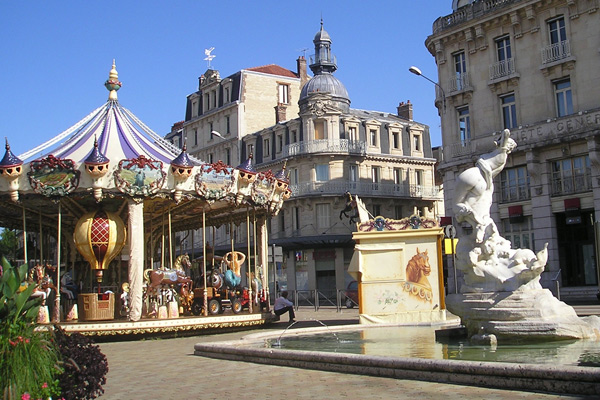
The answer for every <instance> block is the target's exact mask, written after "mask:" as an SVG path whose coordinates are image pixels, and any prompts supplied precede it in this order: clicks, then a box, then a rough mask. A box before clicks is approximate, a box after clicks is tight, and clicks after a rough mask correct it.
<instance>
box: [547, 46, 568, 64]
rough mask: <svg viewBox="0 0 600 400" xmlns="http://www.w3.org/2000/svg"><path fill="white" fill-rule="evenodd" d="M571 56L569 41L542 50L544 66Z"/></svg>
mask: <svg viewBox="0 0 600 400" xmlns="http://www.w3.org/2000/svg"><path fill="white" fill-rule="evenodd" d="M570 56H571V44H570V43H569V41H568V40H564V41H562V42H560V43H554V44H551V45H549V46H546V47H544V48H543V49H542V64H548V63H552V62H555V61H558V60H562V59H563V58H567V57H570Z"/></svg>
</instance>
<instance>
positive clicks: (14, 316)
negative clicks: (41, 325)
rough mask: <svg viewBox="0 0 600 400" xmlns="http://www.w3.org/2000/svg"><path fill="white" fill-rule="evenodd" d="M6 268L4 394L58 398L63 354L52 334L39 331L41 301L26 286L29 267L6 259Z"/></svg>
mask: <svg viewBox="0 0 600 400" xmlns="http://www.w3.org/2000/svg"><path fill="white" fill-rule="evenodd" d="M2 266H3V275H2V276H1V277H0V354H1V355H2V357H0V390H1V392H0V394H1V395H2V397H3V398H4V399H21V398H22V397H25V398H26V397H27V396H30V397H33V398H35V399H37V398H41V396H42V395H46V394H51V395H55V394H58V393H60V391H59V389H58V386H57V380H56V377H57V376H58V375H59V374H60V373H61V372H62V370H61V368H60V366H59V361H60V359H59V352H58V348H57V347H56V344H55V342H54V341H53V335H52V332H51V331H49V330H46V331H36V329H35V328H36V324H35V322H36V319H37V315H38V311H39V306H40V303H41V299H30V296H31V294H32V293H33V290H34V288H35V286H34V285H29V286H25V285H22V283H23V282H25V279H26V277H27V265H22V266H20V267H16V268H15V267H12V266H11V265H10V264H9V263H8V262H7V261H6V259H5V258H3V259H2ZM46 398H47V396H46Z"/></svg>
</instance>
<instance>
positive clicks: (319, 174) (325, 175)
mask: <svg viewBox="0 0 600 400" xmlns="http://www.w3.org/2000/svg"><path fill="white" fill-rule="evenodd" d="M315 173H316V176H315V179H316V181H317V182H327V181H328V180H329V164H317V165H315Z"/></svg>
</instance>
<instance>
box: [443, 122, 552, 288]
mask: <svg viewBox="0 0 600 400" xmlns="http://www.w3.org/2000/svg"><path fill="white" fill-rule="evenodd" d="M494 143H495V144H496V149H494V151H492V152H491V153H487V154H484V155H482V156H481V158H480V159H479V160H478V161H477V164H476V166H475V167H472V168H469V169H467V170H466V171H464V172H463V173H462V174H460V175H459V176H458V178H457V179H456V186H455V193H456V194H455V202H454V203H455V205H454V217H455V218H456V221H457V222H459V223H463V222H466V223H468V224H469V225H471V227H472V228H473V233H472V234H471V235H468V236H465V237H461V238H460V241H459V242H458V247H457V249H456V253H457V257H456V268H457V269H459V270H461V271H463V273H464V275H465V285H463V286H462V288H461V292H463V293H464V292H489V291H504V290H517V289H519V288H532V289H541V288H542V287H541V285H540V283H539V281H540V274H541V273H542V272H543V271H544V267H545V265H546V261H547V260H548V251H547V244H546V246H545V247H544V249H543V250H542V251H540V252H538V254H537V255H535V254H534V253H533V251H531V250H529V249H511V244H510V242H509V241H508V240H506V239H504V238H503V237H502V236H500V234H499V232H498V228H497V227H496V224H495V223H494V220H492V218H491V217H490V208H491V206H492V194H493V192H494V182H493V180H494V178H495V177H496V175H498V174H499V173H500V171H502V169H503V168H504V165H505V164H506V160H507V158H508V155H509V154H510V152H511V151H512V150H513V149H515V148H516V147H517V144H516V143H515V141H514V140H513V139H511V137H510V131H509V130H508V129H505V130H504V132H503V133H502V136H501V137H500V140H499V141H497V142H494Z"/></svg>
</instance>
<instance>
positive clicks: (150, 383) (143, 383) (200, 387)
mask: <svg viewBox="0 0 600 400" xmlns="http://www.w3.org/2000/svg"><path fill="white" fill-rule="evenodd" d="M578 307H580V306H576V307H575V309H576V311H578V312H579V310H578ZM582 307H585V314H586V315H590V314H596V315H600V305H597V306H582ZM590 307H591V308H590ZM296 320H297V321H298V323H297V324H295V325H294V327H298V328H308V327H316V326H320V325H321V323H323V324H326V325H327V326H335V325H352V324H358V310H357V309H356V308H355V309H342V310H341V311H340V312H338V311H336V310H335V309H334V308H331V309H328V308H321V309H319V311H314V309H312V308H300V309H299V310H298V311H297V312H296ZM287 326H288V322H287V316H286V315H284V316H282V318H281V321H280V322H277V323H273V324H270V325H266V326H262V327H259V328H254V329H246V330H243V331H228V330H224V331H223V332H222V333H217V334H200V335H196V336H191V337H181V338H172V339H151V338H150V339H144V340H139V341H123V342H106V343H99V345H100V348H101V350H102V352H103V353H104V354H105V355H106V357H107V359H108V364H109V372H108V375H107V382H106V384H105V385H104V391H105V392H104V395H103V396H101V397H100V398H101V399H102V400H106V399H108V400H120V399H128V400H137V399H140V400H142V399H144V400H146V399H168V400H171V399H179V398H181V399H186V400H187V399H235V398H250V399H277V400H280V399H286V400H293V399H311V400H312V399H333V400H337V399H346V400H348V399H415V400H416V399H418V400H427V399H445V400H451V399H460V400H466V399H469V400H470V399H486V400H495V399H536V400H537V399H541V400H544V399H593V398H596V397H589V396H588V397H586V396H568V395H556V394H548V393H539V392H522V391H517V390H502V389H490V388H484V387H478V386H464V385H455V384H445V383H435V382H426V381H417V380H406V379H393V378H381V377H372V376H363V375H353V374H345V373H337V372H327V371H317V370H310V369H300V368H292V367H281V366H271V365H264V364H254V363H248V362H241V361H229V360H218V359H212V358H207V357H201V356H196V355H194V345H195V344H196V343H199V342H215V341H229V340H238V339H241V338H242V337H244V336H246V335H249V334H255V333H265V332H273V333H277V332H282V330H283V329H285V328H286V327H287Z"/></svg>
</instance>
